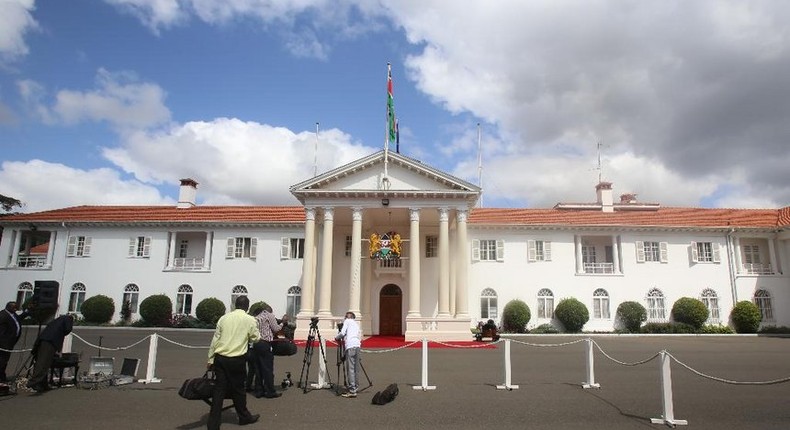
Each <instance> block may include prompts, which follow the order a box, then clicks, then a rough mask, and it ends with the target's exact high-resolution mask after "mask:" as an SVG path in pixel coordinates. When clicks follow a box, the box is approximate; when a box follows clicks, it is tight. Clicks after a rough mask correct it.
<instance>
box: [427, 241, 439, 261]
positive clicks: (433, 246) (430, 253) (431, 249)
mask: <svg viewBox="0 0 790 430" xmlns="http://www.w3.org/2000/svg"><path fill="white" fill-rule="evenodd" d="M438 250H439V238H438V237H436V236H425V258H436V257H437V256H438V255H439V251H438Z"/></svg>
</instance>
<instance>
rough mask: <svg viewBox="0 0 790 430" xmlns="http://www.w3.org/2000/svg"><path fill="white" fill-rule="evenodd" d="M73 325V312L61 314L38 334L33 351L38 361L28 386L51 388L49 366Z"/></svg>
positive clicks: (41, 388)
mask: <svg viewBox="0 0 790 430" xmlns="http://www.w3.org/2000/svg"><path fill="white" fill-rule="evenodd" d="M73 327H74V316H73V315H71V314H66V315H61V316H59V317H57V318H55V319H54V320H52V321H50V322H49V324H47V326H46V327H45V328H44V330H43V331H41V334H39V335H38V339H36V343H35V345H33V351H32V354H33V356H35V358H36V363H35V365H34V366H33V374H32V376H31V377H30V380H28V381H27V387H28V388H31V389H33V390H34V391H37V392H44V391H47V390H49V383H48V381H47V377H48V376H49V368H50V367H51V366H52V361H53V360H54V359H55V354H56V353H60V350H61V349H63V340H64V339H65V338H66V335H68V334H69V333H71V329H72V328H73Z"/></svg>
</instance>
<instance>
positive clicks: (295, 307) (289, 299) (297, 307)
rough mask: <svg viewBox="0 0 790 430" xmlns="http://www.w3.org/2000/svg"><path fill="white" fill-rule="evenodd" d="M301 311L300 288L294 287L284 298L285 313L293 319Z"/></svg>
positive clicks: (289, 289)
mask: <svg viewBox="0 0 790 430" xmlns="http://www.w3.org/2000/svg"><path fill="white" fill-rule="evenodd" d="M301 311H302V288H301V287H298V286H296V285H294V286H293V287H291V288H288V292H287V293H286V296H285V313H286V314H288V315H289V316H290V317H295V316H296V315H297V314H299V312H301Z"/></svg>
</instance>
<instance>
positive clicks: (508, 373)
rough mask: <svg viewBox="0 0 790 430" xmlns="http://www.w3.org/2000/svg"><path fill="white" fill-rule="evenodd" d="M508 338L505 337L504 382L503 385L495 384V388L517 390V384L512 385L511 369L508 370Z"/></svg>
mask: <svg viewBox="0 0 790 430" xmlns="http://www.w3.org/2000/svg"><path fill="white" fill-rule="evenodd" d="M510 367H511V366H510V339H505V383H504V385H497V386H496V389H497V390H517V389H518V385H513V384H512V383H511V380H510V379H511V373H512V372H511V371H510Z"/></svg>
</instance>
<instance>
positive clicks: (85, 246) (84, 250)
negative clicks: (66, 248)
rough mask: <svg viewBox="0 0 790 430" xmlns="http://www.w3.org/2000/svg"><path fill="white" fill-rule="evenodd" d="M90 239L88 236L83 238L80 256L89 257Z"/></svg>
mask: <svg viewBox="0 0 790 430" xmlns="http://www.w3.org/2000/svg"><path fill="white" fill-rule="evenodd" d="M92 239H93V238H91V237H90V236H85V243H84V244H83V246H82V256H83V257H88V256H90V255H91V242H92Z"/></svg>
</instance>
